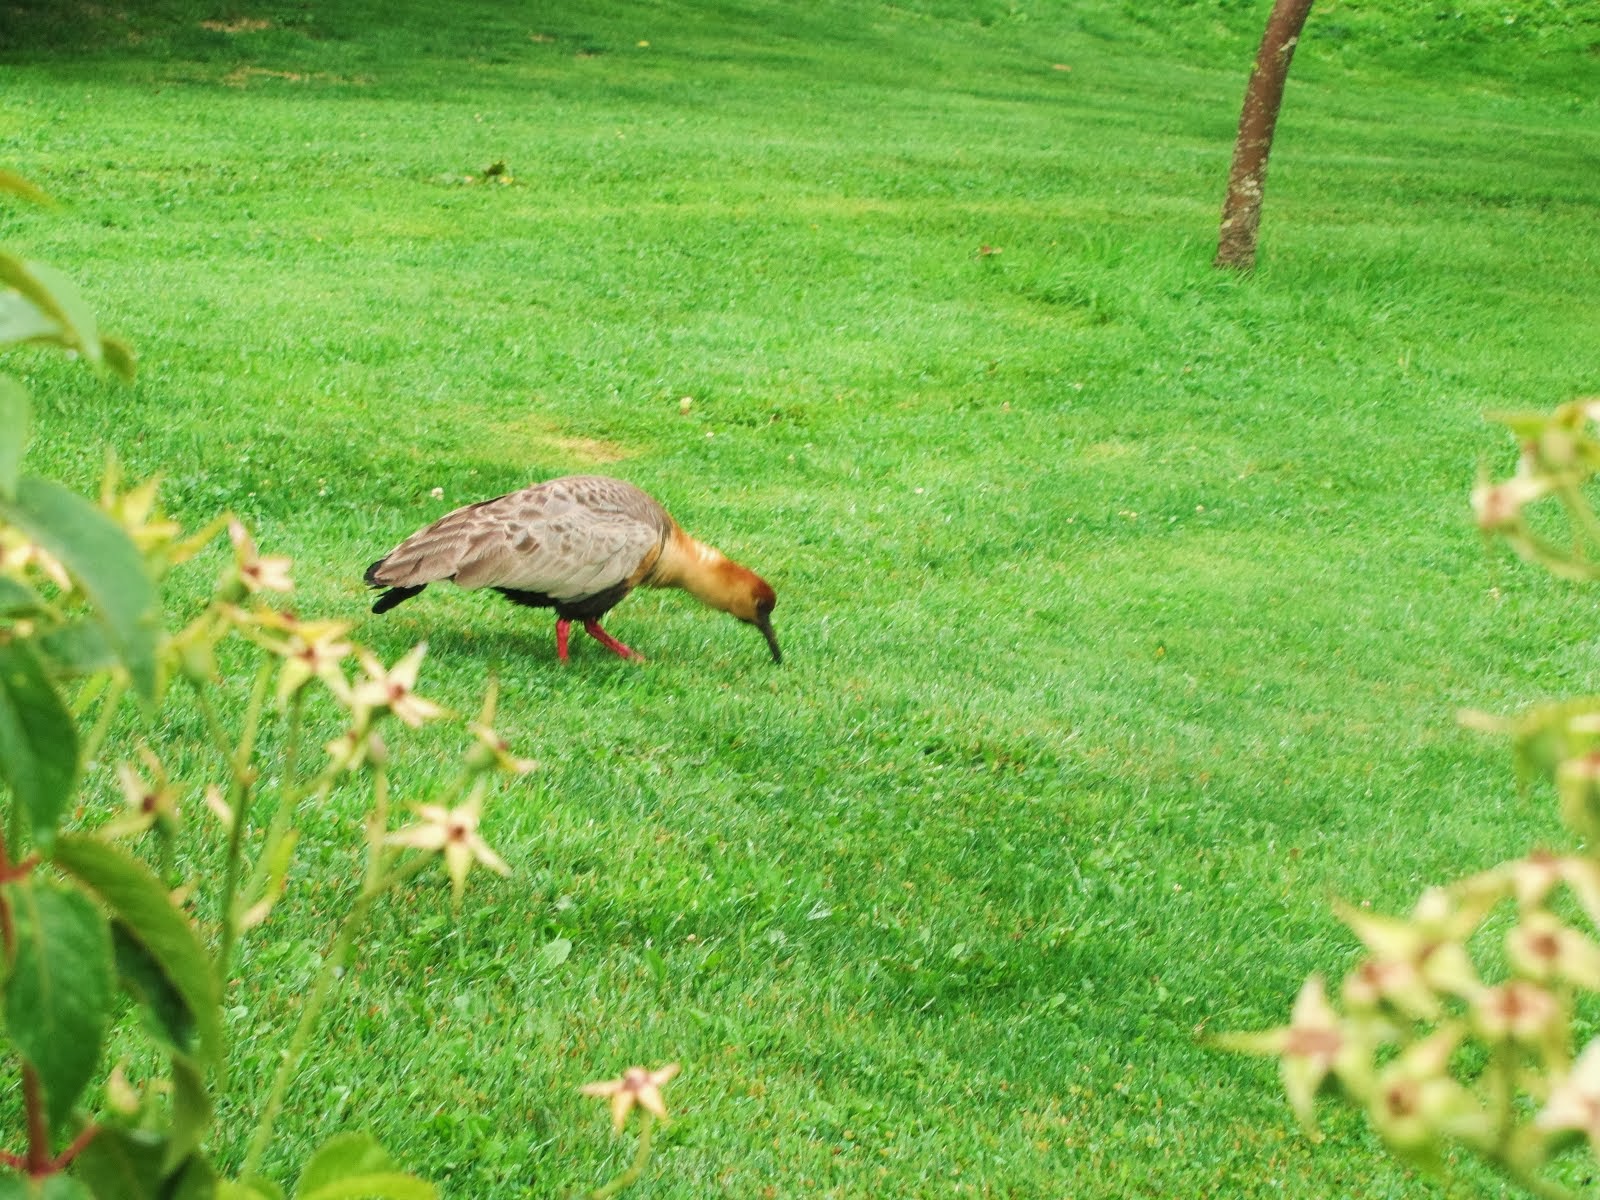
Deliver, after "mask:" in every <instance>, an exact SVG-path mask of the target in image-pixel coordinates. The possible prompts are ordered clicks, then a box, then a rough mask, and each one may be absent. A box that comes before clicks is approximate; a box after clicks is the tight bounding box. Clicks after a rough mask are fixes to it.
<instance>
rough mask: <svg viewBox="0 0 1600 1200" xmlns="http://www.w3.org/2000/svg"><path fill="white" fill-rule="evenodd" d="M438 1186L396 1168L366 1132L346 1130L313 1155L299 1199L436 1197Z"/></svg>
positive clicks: (411, 1199)
mask: <svg viewBox="0 0 1600 1200" xmlns="http://www.w3.org/2000/svg"><path fill="white" fill-rule="evenodd" d="M437 1194H438V1192H437V1189H435V1188H434V1186H433V1185H432V1184H431V1183H427V1182H425V1181H423V1180H421V1179H418V1178H416V1176H414V1175H407V1174H405V1173H404V1172H402V1171H396V1170H394V1169H393V1167H392V1162H391V1160H390V1158H389V1152H388V1151H387V1150H385V1149H384V1148H383V1147H382V1146H380V1145H379V1144H378V1143H377V1142H376V1141H375V1140H374V1139H373V1138H372V1137H371V1136H369V1135H368V1134H365V1133H342V1134H339V1135H338V1136H336V1137H333V1138H330V1139H329V1140H328V1141H326V1142H324V1143H323V1144H322V1146H321V1148H320V1149H318V1150H317V1152H316V1153H315V1154H313V1155H312V1156H311V1161H310V1162H308V1163H307V1164H306V1168H305V1170H304V1171H302V1172H300V1183H299V1186H298V1187H297V1188H296V1189H295V1197H296V1200H434V1197H435V1196H437Z"/></svg>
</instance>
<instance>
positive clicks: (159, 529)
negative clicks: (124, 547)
mask: <svg viewBox="0 0 1600 1200" xmlns="http://www.w3.org/2000/svg"><path fill="white" fill-rule="evenodd" d="M120 482H121V472H120V471H117V470H111V471H108V473H107V475H106V477H105V479H104V480H103V481H102V483H101V487H100V507H101V508H102V509H103V510H105V513H106V515H107V516H109V517H110V518H111V519H112V520H113V521H115V522H116V523H117V524H118V525H120V526H121V527H122V529H123V531H124V532H125V533H127V535H128V536H129V537H130V538H132V539H133V543H134V545H136V546H138V547H139V550H140V551H141V552H142V553H146V554H147V553H149V552H150V551H152V550H155V549H159V548H160V547H162V546H166V545H170V544H171V543H172V542H175V541H177V539H178V536H179V535H180V534H181V533H182V532H183V527H182V526H181V525H179V524H178V523H177V522H176V521H169V520H167V519H166V518H165V517H163V516H162V515H161V514H160V512H159V511H158V510H157V509H156V490H157V488H158V487H159V486H160V480H158V479H147V480H145V481H144V482H143V483H141V484H139V485H138V486H137V487H135V488H132V489H131V490H129V491H126V492H122V493H121V494H118V492H117V485H118V484H119V483H120Z"/></svg>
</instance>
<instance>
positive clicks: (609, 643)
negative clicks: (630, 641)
mask: <svg viewBox="0 0 1600 1200" xmlns="http://www.w3.org/2000/svg"><path fill="white" fill-rule="evenodd" d="M583 631H584V632H585V633H587V634H588V635H589V636H590V637H592V638H593V639H594V640H595V641H597V642H599V643H600V644H601V645H602V646H604V647H605V648H606V649H607V650H610V651H611V652H612V653H613V654H616V655H617V656H618V657H620V658H636V659H638V660H639V661H640V662H643V661H644V655H642V654H640V653H639V652H638V651H637V650H633V649H630V648H629V647H627V646H624V645H623V644H622V643H621V642H619V641H617V639H616V638H614V637H612V636H611V635H610V634H609V633H607V632H606V631H605V630H604V629H601V628H600V622H599V621H585V622H584V623H583Z"/></svg>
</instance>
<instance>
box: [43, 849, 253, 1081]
mask: <svg viewBox="0 0 1600 1200" xmlns="http://www.w3.org/2000/svg"><path fill="white" fill-rule="evenodd" d="M52 860H53V861H54V862H55V865H56V866H58V867H60V868H61V869H62V870H63V871H66V872H67V873H68V874H70V875H72V876H73V877H74V878H76V879H77V880H79V881H80V882H81V883H83V884H84V885H85V886H86V887H88V888H89V890H90V891H92V892H94V893H95V894H96V895H97V896H99V898H100V901H101V903H103V904H104V905H105V906H106V908H107V909H109V910H110V911H111V914H112V915H113V916H114V917H116V918H117V919H119V920H121V921H122V922H123V923H124V924H125V925H126V927H127V930H128V932H129V933H130V934H131V935H132V936H133V937H134V938H135V939H136V940H137V941H138V942H139V944H140V945H141V946H142V947H143V948H144V950H145V951H146V952H147V953H148V954H149V956H150V957H151V958H152V959H153V960H154V961H155V962H156V963H157V964H158V965H159V967H160V969H161V972H162V974H164V975H165V976H166V978H167V980H168V981H169V982H170V983H171V985H172V987H173V989H174V990H175V991H176V992H177V993H178V995H179V996H181V997H182V998H183V1002H184V1004H185V1005H187V1006H188V1009H189V1012H190V1013H191V1014H192V1015H193V1017H194V1020H195V1025H196V1028H197V1030H198V1032H199V1035H200V1057H201V1061H202V1062H203V1063H205V1064H206V1065H208V1066H215V1065H217V1064H219V1063H220V1062H221V1061H222V1016H221V1012H220V1009H219V995H218V989H217V982H216V976H215V975H214V973H213V972H212V968H211V960H210V958H209V957H208V956H207V955H206V951H205V947H204V946H203V945H201V943H200V938H199V936H198V935H197V934H196V933H195V931H194V927H193V926H192V925H190V924H189V919H188V918H187V917H186V916H184V914H183V913H182V912H181V911H179V909H178V908H176V907H175V906H174V905H173V903H172V901H171V900H170V899H168V897H167V890H166V888H165V887H164V886H162V883H161V881H160V880H159V879H157V878H156V876H155V875H154V873H152V872H151V870H150V868H149V867H147V866H145V865H144V864H143V863H142V862H139V861H138V860H137V859H134V858H130V857H129V856H128V855H127V854H126V853H124V852H123V851H122V850H120V849H118V848H117V847H115V846H112V845H108V844H106V843H104V842H100V841H96V840H95V839H94V838H90V837H85V836H83V835H82V834H68V835H65V836H63V837H61V838H58V839H57V841H56V847H55V852H54V854H53V855H52Z"/></svg>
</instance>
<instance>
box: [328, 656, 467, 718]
mask: <svg viewBox="0 0 1600 1200" xmlns="http://www.w3.org/2000/svg"><path fill="white" fill-rule="evenodd" d="M427 652H428V643H427V642H418V643H417V644H416V645H415V646H413V647H412V648H411V650H410V651H409V652H408V653H407V654H406V656H405V657H404V658H402V659H401V660H400V661H399V662H397V663H395V665H394V666H393V667H391V668H389V669H388V670H385V669H384V667H383V664H382V663H380V662H378V660H377V659H375V658H373V657H372V655H370V654H368V653H367V652H366V651H365V650H363V651H361V667H362V669H363V670H364V671H365V672H366V678H365V679H363V680H361V681H360V682H358V683H357V684H356V685H355V687H354V689H352V690H351V692H350V703H351V707H352V708H354V709H355V710H356V712H357V714H358V720H359V715H360V714H361V713H363V712H390V713H393V714H394V715H395V716H396V717H398V718H399V719H400V720H401V721H402V722H404V723H405V724H407V725H409V726H411V728H413V729H416V728H417V727H419V726H420V725H421V724H422V723H423V722H424V721H427V720H430V719H432V718H433V717H437V716H441V715H443V713H444V709H442V708H440V707H439V706H438V705H437V704H434V703H433V702H432V701H429V700H424V699H423V698H422V697H421V696H418V695H417V694H416V693H415V692H413V691H412V690H411V689H412V688H414V687H415V686H416V684H417V671H418V669H419V668H420V667H421V665H422V656H423V655H424V654H426V653H427Z"/></svg>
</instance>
